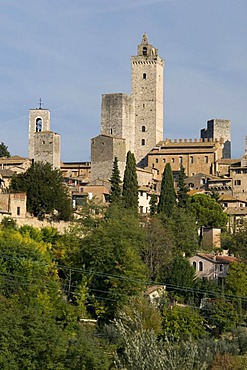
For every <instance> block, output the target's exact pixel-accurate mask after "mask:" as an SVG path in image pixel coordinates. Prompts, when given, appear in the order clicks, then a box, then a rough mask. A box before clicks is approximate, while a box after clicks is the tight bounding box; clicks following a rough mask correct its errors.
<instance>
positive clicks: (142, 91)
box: [131, 35, 164, 166]
mask: <svg viewBox="0 0 247 370" xmlns="http://www.w3.org/2000/svg"><path fill="white" fill-rule="evenodd" d="M131 67H132V78H131V81H132V96H133V98H134V100H135V151H134V154H135V157H136V162H137V163H139V164H140V165H141V166H145V165H146V163H147V162H146V156H147V153H148V152H149V151H150V150H151V149H152V148H153V147H154V146H155V145H156V144H157V143H158V142H159V141H161V140H163V69H164V61H163V59H162V58H160V57H159V56H158V50H157V49H156V48H154V47H153V46H152V45H151V44H149V43H148V40H147V37H146V35H144V36H143V38H142V43H141V44H140V45H138V48H137V55H136V56H132V57H131Z"/></svg>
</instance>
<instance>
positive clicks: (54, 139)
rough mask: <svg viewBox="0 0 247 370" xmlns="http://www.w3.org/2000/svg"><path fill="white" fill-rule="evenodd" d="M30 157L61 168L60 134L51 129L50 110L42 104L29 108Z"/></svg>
mask: <svg viewBox="0 0 247 370" xmlns="http://www.w3.org/2000/svg"><path fill="white" fill-rule="evenodd" d="M28 158H29V159H31V160H33V161H34V162H44V163H50V164H51V165H52V167H53V169H59V168H60V135H59V134H57V133H55V132H52V131H50V111H49V110H48V109H43V108H42V107H41V100H40V106H39V108H36V109H30V110H29V132H28Z"/></svg>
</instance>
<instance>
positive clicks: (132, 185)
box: [123, 151, 138, 212]
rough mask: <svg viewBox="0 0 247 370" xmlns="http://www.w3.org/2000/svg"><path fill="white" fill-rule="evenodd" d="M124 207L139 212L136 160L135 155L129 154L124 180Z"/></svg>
mask: <svg viewBox="0 0 247 370" xmlns="http://www.w3.org/2000/svg"><path fill="white" fill-rule="evenodd" d="M123 205H124V207H125V208H127V209H131V210H133V211H134V212H138V182H137V174H136V160H135V156H134V154H133V153H131V152H130V151H129V152H128V153H127V159H126V167H125V171H124V180H123Z"/></svg>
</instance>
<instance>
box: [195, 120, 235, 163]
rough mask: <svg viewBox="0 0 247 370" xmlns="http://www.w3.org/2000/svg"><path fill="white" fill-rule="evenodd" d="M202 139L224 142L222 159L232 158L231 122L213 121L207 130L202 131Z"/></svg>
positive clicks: (210, 121) (208, 124)
mask: <svg viewBox="0 0 247 370" xmlns="http://www.w3.org/2000/svg"><path fill="white" fill-rule="evenodd" d="M201 139H212V140H216V139H218V140H219V141H221V142H222V145H223V150H222V158H231V121H230V120H226V119H211V120H209V121H208V122H207V128H206V129H205V128H204V129H202V130H201Z"/></svg>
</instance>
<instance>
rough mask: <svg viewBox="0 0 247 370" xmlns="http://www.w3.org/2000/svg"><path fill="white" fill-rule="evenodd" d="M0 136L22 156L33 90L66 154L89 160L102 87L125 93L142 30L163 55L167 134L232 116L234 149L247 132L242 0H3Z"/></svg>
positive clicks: (195, 130)
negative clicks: (131, 63)
mask: <svg viewBox="0 0 247 370" xmlns="http://www.w3.org/2000/svg"><path fill="white" fill-rule="evenodd" d="M0 6H1V7H0V55H1V58H0V86H1V88H0V123H1V126H0V127H1V130H0V133H1V135H0V141H3V142H4V143H5V144H6V145H8V147H9V150H10V152H11V154H12V155H14V154H18V155H21V156H27V145H28V110H29V108H36V107H38V104H39V98H40V97H41V98H42V101H43V107H44V108H48V109H50V111H51V130H52V131H54V132H58V133H60V135H61V145H62V147H61V159H62V160H63V161H88V160H90V139H91V138H92V137H94V136H97V135H98V134H99V131H100V104H101V94H103V93H113V92H123V93H127V94H129V93H130V88H131V68H130V56H131V55H136V51H137V45H138V44H139V43H140V42H141V38H142V35H143V33H144V32H147V35H148V39H149V42H150V43H152V44H153V46H155V47H156V48H158V49H159V55H160V56H161V57H163V58H164V59H165V78H164V110H165V113H164V138H166V137H168V138H171V139H174V138H198V137H199V132H200V129H201V128H204V127H205V126H206V122H207V120H209V119H212V118H222V119H230V120H231V121H232V156H233V157H239V156H241V155H242V154H243V152H244V140H245V136H246V135H247V125H246V120H247V93H246V90H247V43H246V35H247V1H246V0H207V1H205V0H124V1H120V0H70V1H68V0H66V1H65V0H52V1H51V0H42V1H37V0H21V1H20V0H1V1H0Z"/></svg>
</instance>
